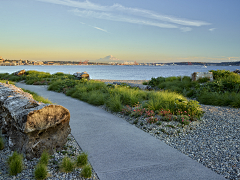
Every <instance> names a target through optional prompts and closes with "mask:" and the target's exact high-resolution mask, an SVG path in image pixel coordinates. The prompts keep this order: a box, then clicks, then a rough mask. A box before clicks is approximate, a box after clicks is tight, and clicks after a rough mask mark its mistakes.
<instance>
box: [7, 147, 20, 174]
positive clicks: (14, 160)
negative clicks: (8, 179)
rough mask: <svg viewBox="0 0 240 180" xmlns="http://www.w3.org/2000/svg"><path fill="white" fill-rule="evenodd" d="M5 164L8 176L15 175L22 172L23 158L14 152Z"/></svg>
mask: <svg viewBox="0 0 240 180" xmlns="http://www.w3.org/2000/svg"><path fill="white" fill-rule="evenodd" d="M7 163H8V165H9V174H10V175H17V174H18V173H20V172H21V171H22V170H23V156H22V155H21V154H18V153H17V152H16V151H14V152H13V154H12V156H10V157H9V158H8V160H7Z"/></svg>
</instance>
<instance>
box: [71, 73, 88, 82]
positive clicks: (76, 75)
mask: <svg viewBox="0 0 240 180" xmlns="http://www.w3.org/2000/svg"><path fill="white" fill-rule="evenodd" d="M73 75H74V76H75V77H76V78H78V79H84V78H85V79H87V80H89V79H90V76H89V74H88V73H87V72H86V71H84V72H81V73H80V72H76V73H74V74H73Z"/></svg>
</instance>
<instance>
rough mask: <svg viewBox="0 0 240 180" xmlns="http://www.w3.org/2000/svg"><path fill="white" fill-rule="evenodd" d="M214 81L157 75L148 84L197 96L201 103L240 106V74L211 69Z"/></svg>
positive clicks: (190, 96)
mask: <svg viewBox="0 0 240 180" xmlns="http://www.w3.org/2000/svg"><path fill="white" fill-rule="evenodd" d="M210 72H212V73H213V79H214V80H213V81H210V80H209V79H207V78H203V79H199V80H198V81H192V80H191V78H190V77H188V76H184V77H167V78H164V77H157V78H152V79H151V80H150V81H149V82H148V85H149V86H151V87H153V88H154V89H158V90H169V91H171V92H176V93H180V94H182V95H184V96H185V97H189V98H192V99H193V98H195V99H196V100H198V101H199V102H200V103H201V104H206V105H215V106H230V107H235V108H240V93H239V92H240V75H239V74H236V73H234V72H231V71H229V70H217V71H214V70H211V71H210Z"/></svg>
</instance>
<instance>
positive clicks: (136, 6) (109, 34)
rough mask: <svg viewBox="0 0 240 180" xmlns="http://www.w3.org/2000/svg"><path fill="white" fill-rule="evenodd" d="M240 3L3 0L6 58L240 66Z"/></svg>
mask: <svg viewBox="0 0 240 180" xmlns="http://www.w3.org/2000/svg"><path fill="white" fill-rule="evenodd" d="M239 7H240V0H201V1H200V0H0V26H1V28H0V56H2V57H3V58H4V59H24V60H40V61H57V60H65V61H80V60H81V61H84V60H89V61H90V62H99V61H111V62H114V61H137V62H139V63H140V62H155V63H161V62H179V61H184V62H194V61H195V62H226V61H240V11H239Z"/></svg>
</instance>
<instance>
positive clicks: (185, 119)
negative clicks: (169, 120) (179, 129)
mask: <svg viewBox="0 0 240 180" xmlns="http://www.w3.org/2000/svg"><path fill="white" fill-rule="evenodd" d="M189 119H190V116H187V115H180V116H178V121H179V122H180V123H182V124H184V125H189V124H190V122H191V121H190V120H189Z"/></svg>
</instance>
